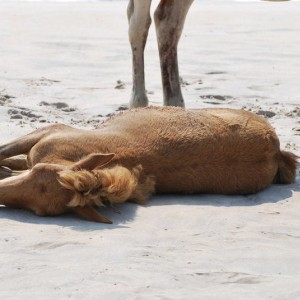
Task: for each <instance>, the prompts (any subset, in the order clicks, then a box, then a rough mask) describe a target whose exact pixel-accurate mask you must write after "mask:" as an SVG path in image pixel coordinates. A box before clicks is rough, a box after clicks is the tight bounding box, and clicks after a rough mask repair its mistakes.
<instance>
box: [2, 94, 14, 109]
mask: <svg viewBox="0 0 300 300" xmlns="http://www.w3.org/2000/svg"><path fill="white" fill-rule="evenodd" d="M12 98H15V97H13V96H10V95H7V94H5V95H1V94H0V106H3V105H5V104H9V103H11V102H12V101H11V100H10V99H12Z"/></svg>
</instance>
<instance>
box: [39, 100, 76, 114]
mask: <svg viewBox="0 0 300 300" xmlns="http://www.w3.org/2000/svg"><path fill="white" fill-rule="evenodd" d="M39 105H40V106H50V107H53V108H56V109H60V110H62V111H64V112H73V111H76V109H75V108H74V107H70V106H69V105H68V104H67V103H65V102H53V103H49V102H46V101H42V102H40V104H39Z"/></svg>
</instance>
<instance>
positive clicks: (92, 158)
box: [71, 153, 115, 171]
mask: <svg viewBox="0 0 300 300" xmlns="http://www.w3.org/2000/svg"><path fill="white" fill-rule="evenodd" d="M114 156H115V154H114V153H109V154H102V153H92V154H89V155H88V156H86V157H85V158H83V159H81V160H80V161H78V162H76V163H75V164H73V165H72V166H71V170H73V171H76V170H88V171H91V170H94V169H96V168H100V167H102V166H104V165H106V164H108V163H109V162H110V161H111V160H112V159H113V158H114Z"/></svg>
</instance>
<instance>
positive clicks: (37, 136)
mask: <svg viewBox="0 0 300 300" xmlns="http://www.w3.org/2000/svg"><path fill="white" fill-rule="evenodd" d="M65 128H68V126H65V125H50V126H47V127H44V128H41V129H38V130H35V131H34V132H32V133H30V134H27V135H25V136H23V137H21V138H18V139H16V140H15V141H13V142H11V143H8V144H5V145H2V146H0V166H1V165H2V162H3V165H4V166H7V165H5V164H11V165H12V164H15V165H17V166H24V165H23V164H24V159H21V161H19V162H16V163H14V162H13V161H14V160H13V159H10V160H7V158H11V157H14V156H17V155H20V154H27V153H28V152H29V151H30V150H31V148H32V147H33V146H34V145H36V144H37V143H38V142H39V141H40V140H41V139H42V138H44V137H46V136H48V135H49V134H52V133H54V132H55V131H60V130H63V129H65ZM21 169H22V168H21Z"/></svg>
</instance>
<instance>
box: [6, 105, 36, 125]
mask: <svg viewBox="0 0 300 300" xmlns="http://www.w3.org/2000/svg"><path fill="white" fill-rule="evenodd" d="M8 114H9V115H10V118H11V119H12V120H23V119H24V120H27V121H30V122H35V121H37V120H38V119H39V118H40V117H41V116H40V115H36V114H34V113H33V112H32V111H30V110H28V109H26V108H22V109H9V110H8Z"/></svg>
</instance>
